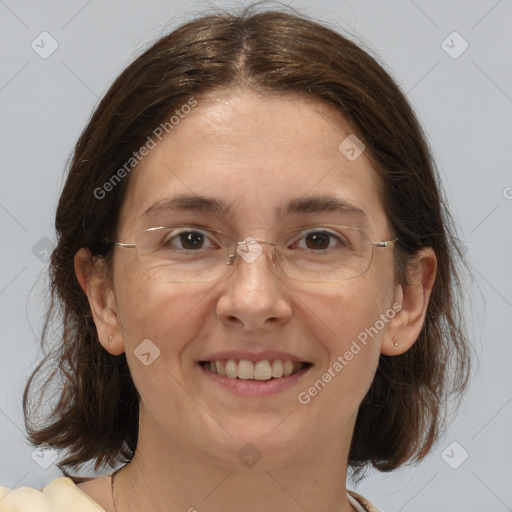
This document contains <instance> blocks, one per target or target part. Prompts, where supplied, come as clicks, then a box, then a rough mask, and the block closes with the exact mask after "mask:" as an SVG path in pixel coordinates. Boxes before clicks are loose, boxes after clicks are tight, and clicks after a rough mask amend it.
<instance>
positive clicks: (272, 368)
mask: <svg viewBox="0 0 512 512" xmlns="http://www.w3.org/2000/svg"><path fill="white" fill-rule="evenodd" d="M199 364H200V365H201V366H202V367H203V368H204V369H206V370H209V371H210V372H212V373H216V374H218V375H220V376H221V377H227V378H228V379H241V380H275V379H281V378H283V377H289V376H290V375H294V374H295V373H298V372H300V371H301V370H303V369H304V368H309V367H310V366H312V365H311V363H307V362H295V361H293V362H292V361H287V360H283V359H264V360H262V361H256V362H252V361H248V360H247V359H222V360H216V361H200V362H199Z"/></svg>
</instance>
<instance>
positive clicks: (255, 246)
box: [226, 237, 277, 266]
mask: <svg viewBox="0 0 512 512" xmlns="http://www.w3.org/2000/svg"><path fill="white" fill-rule="evenodd" d="M262 246H269V251H268V257H269V259H270V261H271V262H272V264H273V265H274V266H276V265H277V258H274V255H275V254H276V253H277V241H274V240H256V239H255V238H252V237H247V238H246V239H245V240H239V241H236V242H235V245H234V250H233V251H230V252H229V254H228V261H227V262H226V265H233V264H234V263H235V261H236V260H237V259H238V260H244V262H245V263H249V264H251V263H253V262H254V261H256V260H257V259H258V258H259V256H260V255H261V254H262V253H264V252H265V249H264V247H262ZM270 247H273V248H274V251H272V250H271V249H270ZM237 257H238V258H237Z"/></svg>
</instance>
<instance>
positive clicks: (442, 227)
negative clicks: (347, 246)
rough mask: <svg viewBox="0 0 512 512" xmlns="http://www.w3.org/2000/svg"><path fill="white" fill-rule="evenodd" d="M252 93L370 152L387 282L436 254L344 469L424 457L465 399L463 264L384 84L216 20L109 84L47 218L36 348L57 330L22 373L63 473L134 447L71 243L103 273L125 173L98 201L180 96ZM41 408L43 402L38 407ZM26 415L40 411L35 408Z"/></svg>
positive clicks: (131, 422)
mask: <svg viewBox="0 0 512 512" xmlns="http://www.w3.org/2000/svg"><path fill="white" fill-rule="evenodd" d="M239 86H242V87H248V88H250V89H253V90H256V91H259V92H262V93H267V94H269V93H274V94H275V93H283V94H287V93H293V92H298V93H301V94H306V95H310V96H311V97H314V98H317V99H321V100H323V101H324V102H327V103H329V104H331V105H334V106H335V107H336V108H337V109H339V111H340V112H341V113H342V114H343V116H344V118H345V119H346V120H347V121H348V123H349V124H350V126H351V128H352V129H353V130H354V132H355V133H357V134H358V136H360V137H361V138H362V139H363V140H364V142H365V145H366V154H367V155H369V156H370V158H372V160H373V162H374V163H375V166H376V168H377V172H378V173H379V174H380V176H381V179H382V184H383V185H382V201H383V204H384V207H385V211H386V214H387V216H388V219H389V221H390V225H391V229H392V232H393V236H394V237H397V238H399V241H398V243H397V244H396V246H395V249H394V251H395V252H394V255H395V262H396V268H397V279H398V280H399V281H401V282H403V283H404V282H406V275H407V274H406V269H407V264H408V262H409V261H410V259H411V256H413V255H414V254H415V253H416V252H417V251H418V250H419V249H421V248H423V247H431V248H433V250H434V251H435V254H436V256H437V277H436V280H435V285H434V288H433V291H432V295H431V299H430V303H429V306H428V311H427V315H426V321H425V324H424V326H423V329H422V331H421V334H420V336H419V338H418V340H417V341H416V343H415V344H414V345H413V346H412V348H411V349H410V350H409V351H407V352H406V353H404V354H403V355H400V356H396V357H387V356H384V355H382V356H381V357H380V362H379V366H378V369H377V372H376V375H375V379H374V381H373V383H372V385H371V388H370V390H369V392H368V393H367V395H366V397H365V398H364V400H363V402H362V404H361V407H360V410H359V415H358V418H357V423H356V427H355V432H354V436H353V441H352V445H351V449H350V456H349V465H350V466H351V467H352V468H353V469H355V470H357V471H359V470H361V469H363V468H364V467H366V466H367V465H368V464H369V463H370V464H372V465H373V466H375V467H376V468H378V469H379V470H392V469H395V468H397V467H398V466H399V465H400V464H402V463H404V462H405V461H408V460H412V461H414V460H420V459H421V458H422V457H424V456H425V455H426V454H427V453H428V451H429V450H430V449H431V448H432V445H433V443H434V442H435V441H436V439H437V438H438V436H439V434H440V433H441V432H442V429H443V425H444V418H445V414H444V411H445V408H446V405H447V403H448V398H449V397H450V396H453V394H454V393H455V395H458V394H459V393H461V392H462V390H463V389H464V388H465V386H466V383H467V380H468V374H469V356H468V352H469V348H468V344H467V339H466V336H465V334H464V330H463V328H462V326H463V323H462V320H463V311H462V309H461V298H462V293H461V291H462V283H461V281H460V279H459V275H460V273H459V272H460V269H461V268H463V266H461V263H462V262H463V258H462V254H461V251H460V250H459V247H458V245H457V242H456V239H455V237H454V233H455V231H454V227H453V222H452V221H451V218H450V216H449V213H448V212H447V210H446V208H445V202H444V200H443V198H442V196H441V191H440V187H439V177H438V174H437V171H436V169H435V167H434V164H433V162H432V158H431V155H430V152H429V148H428V145H427V142H426V139H425V136H424V134H423V132H422V130H421V128H420V126H419V123H418V121H417V119H416V117H415V115H414V113H413V111H412V109H411V107H410V106H409V104H408V102H407V100H406V98H405V96H404V94H403V93H402V92H401V91H400V89H399V88H398V86H397V85H396V84H395V82H394V81H393V79H392V78H391V77H390V76H389V74H388V73H387V72H386V71H385V70H384V69H383V67H382V66H381V65H379V64H378V63H377V62H376V60H375V59H374V58H373V57H371V56H370V55H369V54H368V53H366V52H365V51H363V50H362V49H361V48H360V47H358V46H357V45H356V44H354V43H352V42H351V41H350V40H348V39H347V38H345V37H343V36H342V35H340V34H339V33H337V32H335V31H333V30H331V29H329V28H327V27H325V26H323V25H321V24H318V23H316V22H314V21H311V20H309V19H307V18H305V17H303V16H299V15H296V14H290V13H285V12H280V11H262V12H257V11H255V10H254V9H252V8H249V9H247V10H245V11H244V12H243V13H242V14H240V15H233V14H228V13H216V14H212V15H208V16H203V17H201V18H198V19H195V20H193V21H191V22H189V23H187V24H185V25H183V26H181V27H180V28H178V29H176V30H175V31H173V32H172V33H170V34H168V35H167V36H165V37H163V38H161V39H160V40H158V41H157V42H156V43H155V44H154V45H153V46H151V47H150V48H149V49H148V50H146V51H145V52H144V53H143V54H142V55H141V56H140V57H138V58H137V59H136V60H135V61H134V62H133V63H132V64H130V65H129V66H128V67H127V68H126V69H125V70H124V71H123V72H122V73H121V74H120V75H119V77H118V78H117V79H116V80H115V82H114V83H113V85H112V86H111V87H110V89H109V90H108V92H107V93H106V95H105V97H104V98H103V99H102V101H101V103H100V104H99V106H98V107H97V108H96V110H95V112H94V113H93V115H92V117H91V119H90V121H89V123H88V125H87V127H86V128H85V130H84V131H83V133H82V134H81V136H80V138H79V140H78V142H77V145H76V148H75V151H74V155H73V158H72V161H71V163H70V169H69V173H68V176H67V181H66V183H65V186H64V189H63V192H62V195H61V197H60V201H59V205H58V209H57V213H56V230H57V234H58V243H57V245H56V248H55V250H54V252H53V254H52V257H51V264H50V277H51V297H52V298H51V302H50V304H49V309H48V313H47V317H46V323H45V328H44V331H43V337H42V345H43V347H44V345H45V341H47V340H48V338H49V337H50V327H51V325H54V323H53V322H54V321H55V320H57V321H58V325H59V326H60V328H61V330H60V332H59V333H58V337H59V338H60V342H59V343H58V344H56V346H55V347H54V349H53V350H52V351H51V352H49V353H48V354H47V356H46V358H45V359H44V360H43V361H42V362H41V364H40V365H39V366H38V367H37V368H36V370H35V371H34V372H33V374H32V375H31V377H30V379H29V381H28V383H27V386H26V389H25V393H24V397H23V407H24V412H25V424H26V428H27V432H28V438H29V440H30V441H31V442H32V443H34V444H36V445H40V444H42V443H44V442H46V443H48V444H50V445H51V446H53V447H54V448H57V449H65V450H67V456H66V457H65V458H63V460H62V461H61V467H75V468H77V467H80V466H81V465H82V464H84V463H85V462H87V461H94V462H95V466H94V467H95V469H98V468H99V467H100V466H101V465H103V464H109V465H111V466H113V465H115V464H116V463H118V462H120V461H121V460H123V461H127V460H130V459H131V457H132V456H133V453H134V450H135V448H136V445H137V434H138V413H139V411H138V399H139V397H138V394H137V390H136V389H135V387H134V384H133V382H132V379H131V376H130V373H129V370H128V366H127V363H126V358H125V356H124V355H122V356H112V355H110V354H109V353H108V352H107V351H106V350H104V349H103V347H102V346H101V344H100V343H99V341H98V336H97V332H96V327H95V325H94V322H93V321H92V316H91V311H90V307H89V303H88V301H87V297H86V295H85V293H84V292H83V291H82V289H81V288H80V286H79V283H78V280H77V278H76V275H75V271H74V266H73V258H74V255H75V253H76V252H77V251H78V250H79V249H80V248H82V247H86V248H88V249H89V251H90V252H91V254H92V255H93V256H94V257H101V258H106V259H107V261H109V257H110V255H111V247H110V246H109V245H108V244H106V243H105V241H106V240H113V239H115V235H116V228H117V221H118V216H119V210H120V206H121V204H122V202H123V198H124V195H125V191H126V188H127V185H128V183H129V179H130V175H129V174H128V173H127V174H126V176H125V177H124V178H123V179H122V180H120V181H119V183H116V185H115V186H114V187H111V190H109V192H108V194H107V195H106V197H105V198H102V199H98V197H97V194H95V193H94V191H95V190H98V187H100V188H101V187H102V186H103V185H104V184H105V183H106V182H108V181H109V179H111V177H112V176H113V174H114V173H116V172H117V170H118V169H120V168H121V167H122V166H123V165H124V164H125V163H126V162H127V161H129V159H130V158H131V157H132V155H133V152H134V151H137V150H138V149H139V148H140V147H141V146H142V144H143V143H144V141H146V140H147V137H148V136H149V135H151V133H152V132H153V130H154V129H155V128H156V127H157V126H158V125H159V124H160V123H162V122H165V121H166V120H168V119H169V116H170V115H171V114H172V113H173V112H175V110H176V109H177V108H179V107H180V106H182V105H184V104H185V103H186V102H187V101H189V100H190V98H198V99H199V100H200V97H201V94H203V93H207V92H210V91H212V90H214V89H223V88H227V89H229V88H234V87H239ZM48 364H49V365H50V366H51V368H52V371H51V373H50V375H49V376H48V374H46V373H45V374H44V375H45V380H44V383H43V385H42V386H41V387H40V388H38V389H39V397H43V396H45V393H47V392H48V390H49V387H50V385H51V383H52V382H53V380H54V379H55V377H56V376H60V377H61V380H62V382H61V385H60V387H59V398H58V402H57V404H56V405H55V408H54V410H53V412H52V413H51V414H49V415H48V417H47V418H46V421H45V422H44V423H43V424H42V425H39V424H37V421H33V411H32V408H33V407H32V405H33V404H32V402H31V400H30V397H31V396H32V388H33V386H34V384H35V377H36V376H37V375H40V374H43V369H45V368H46V366H47V365H48ZM40 405H41V402H39V406H40ZM36 408H37V407H36Z"/></svg>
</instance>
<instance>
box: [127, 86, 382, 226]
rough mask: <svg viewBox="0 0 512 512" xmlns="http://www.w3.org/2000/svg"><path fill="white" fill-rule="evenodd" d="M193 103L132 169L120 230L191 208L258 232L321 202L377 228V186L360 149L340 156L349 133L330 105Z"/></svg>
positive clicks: (236, 99)
mask: <svg viewBox="0 0 512 512" xmlns="http://www.w3.org/2000/svg"><path fill="white" fill-rule="evenodd" d="M197 101H198V104H197V106H196V107H195V108H194V109H193V110H192V111H190V113H188V114H187V115H186V116H183V117H182V118H180V120H179V123H177V124H175V126H174V128H173V130H172V131H171V132H170V133H169V134H167V135H166V136H165V137H164V138H163V139H162V140H161V141H160V142H158V141H157V144H156V146H155V147H154V149H152V150H151V151H150V152H149V154H148V155H147V156H146V157H145V158H144V160H143V161H142V162H141V163H140V164H139V165H138V167H137V168H136V169H135V170H134V171H133V173H132V176H131V179H130V184H129V187H128V193H127V196H126V198H125V201H124V204H123V207H122V211H121V217H120V231H121V232H124V233H127V232H128V231H129V230H130V227H131V226H132V227H137V226H141V225H142V224H143V223H144V222H146V221H148V222H149V221H150V220H151V219H152V218H155V217H156V216H157V215H160V214H162V213H164V212H165V211H166V209H167V210H169V211H170V210H171V209H173V210H176V209H182V210H183V209H188V210H192V209H193V208H195V209H196V211H197V212H198V215H199V216H201V215H202V216H204V215H207V214H208V213H211V214H214V215H216V216H218V217H219V216H222V217H224V218H225V220H226V222H228V223H233V224H236V223H238V224H243V227H244V228H246V227H247V228H250V229H262V230H263V229H265V228H267V229H268V228H270V227H271V226H273V225H275V224H276V222H279V220H280V218H282V217H283V216H286V215H292V216H293V215H306V214H313V213H315V212H316V213H318V212H319V211H321V210H322V208H321V207H320V206H321V204H323V206H324V207H325V208H324V210H325V211H331V212H332V211H334V210H338V211H344V213H345V214H346V215H348V214H349V212H351V213H352V214H353V215H354V217H357V218H359V220H364V221H365V222H366V224H367V225H368V226H369V227H370V230H375V231H378V230H382V229H385V228H386V226H387V222H386V219H385V218H384V212H383V207H382V204H381V201H380V198H379V185H380V181H379V180H380V179H379V177H378V175H377V173H376V171H375V170H374V169H373V167H372V163H371V161H370V159H369V158H368V157H367V156H366V155H365V153H364V152H363V153H362V154H361V155H360V156H358V157H357V158H355V159H349V158H347V153H344V152H343V151H341V150H340V144H342V149H343V148H344V147H345V145H346V144H347V143H348V144H349V145H350V144H351V141H352V140H353V139H352V138H349V139H348V142H347V137H349V136H350V137H353V134H351V131H350V128H349V127H348V125H347V123H346V122H345V121H344V119H343V117H342V116H341V114H340V113H339V112H338V111H337V110H335V109H334V107H332V106H329V105H327V104H324V103H322V102H320V101H319V100H311V99H309V98H308V99H306V98H304V97H302V96H299V95H279V96H270V97H269V96H263V95H260V94H257V93H254V92H249V91H221V92H215V93H211V94H209V95H207V96H204V97H200V98H198V99H197ZM344 141H345V142H344ZM359 149H361V148H359V147H357V146H356V147H355V150H356V151H357V150H359ZM348 155H349V156H353V154H351V153H349V154H348ZM192 206H193V208H192ZM155 220H156V219H155ZM235 227H242V226H235Z"/></svg>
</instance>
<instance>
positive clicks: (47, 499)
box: [0, 477, 379, 512]
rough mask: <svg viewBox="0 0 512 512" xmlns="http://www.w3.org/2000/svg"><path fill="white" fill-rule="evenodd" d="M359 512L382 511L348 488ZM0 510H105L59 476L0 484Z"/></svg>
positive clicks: (351, 499) (94, 511)
mask: <svg viewBox="0 0 512 512" xmlns="http://www.w3.org/2000/svg"><path fill="white" fill-rule="evenodd" d="M348 499H349V501H350V504H351V505H352V506H353V507H354V508H355V509H356V510H357V512H379V511H378V510H377V509H376V508H375V507H373V506H372V505H371V504H370V503H368V501H366V500H365V499H364V498H363V497H362V496H359V495H358V494H356V493H354V492H352V491H348ZM0 512H105V510H104V509H103V508H101V507H100V506H99V505H98V504H97V503H96V502H95V501H94V500H93V499H91V498H90V497H89V496H88V495H87V494H86V493H85V492H83V491H82V490H81V489H79V488H78V487H77V486H76V484H75V483H74V482H73V480H71V478H68V477H60V478H56V479H55V480H53V481H52V482H50V483H49V484H48V485H47V486H46V487H45V488H44V489H43V490H42V491H38V490H37V489H33V488H32V487H19V488H18V489H8V488H7V487H0Z"/></svg>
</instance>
